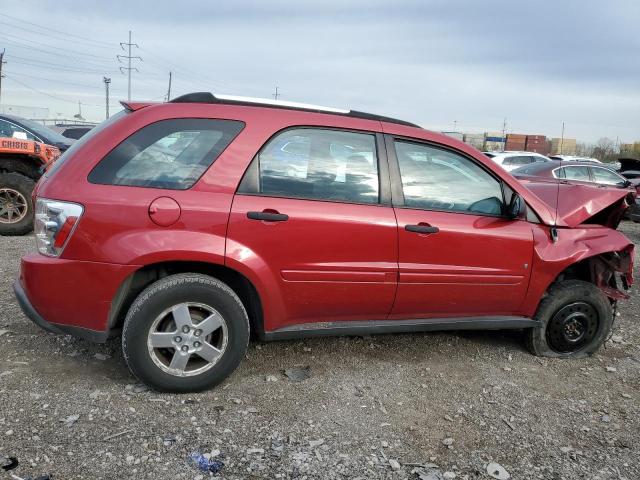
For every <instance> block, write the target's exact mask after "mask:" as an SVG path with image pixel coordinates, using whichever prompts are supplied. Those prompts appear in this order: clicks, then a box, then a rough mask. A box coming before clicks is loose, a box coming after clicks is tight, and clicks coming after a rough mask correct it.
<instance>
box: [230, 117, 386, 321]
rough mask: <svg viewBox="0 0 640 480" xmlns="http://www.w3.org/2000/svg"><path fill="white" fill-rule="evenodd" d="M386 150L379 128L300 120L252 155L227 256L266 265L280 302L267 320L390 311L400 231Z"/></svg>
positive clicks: (265, 278)
mask: <svg viewBox="0 0 640 480" xmlns="http://www.w3.org/2000/svg"><path fill="white" fill-rule="evenodd" d="M381 146H382V148H380V147H381ZM378 151H384V144H383V140H382V136H381V134H379V133H378V134H376V133H375V132H355V131H344V130H337V129H328V128H310V127H309V128H292V129H288V130H285V131H283V132H281V133H279V134H277V135H275V136H274V137H273V138H272V139H271V140H270V141H269V142H268V143H267V144H266V145H265V146H264V147H263V148H262V149H261V151H260V152H259V153H258V155H257V156H256V157H255V158H254V160H253V161H252V164H251V165H250V166H249V168H248V170H247V172H246V173H245V176H244V178H243V180H242V182H241V184H240V186H239V188H238V192H237V193H236V195H235V197H234V200H233V206H232V209H231V216H230V219H229V226H228V232H227V247H226V256H227V262H228V264H229V265H233V266H234V267H235V268H237V269H239V270H240V271H245V272H247V275H251V272H254V275H255V274H257V275H256V277H255V278H254V279H253V280H254V282H255V283H258V284H259V288H261V289H262V291H263V292H264V295H262V301H263V303H268V305H267V306H266V307H267V308H263V310H265V311H268V312H273V313H272V315H271V316H265V319H264V324H265V330H267V331H272V330H276V329H278V328H282V327H287V326H291V325H297V324H304V323H309V322H334V321H353V320H384V319H386V318H387V316H388V314H389V312H390V310H391V307H392V304H393V299H394V295H395V291H396V285H397V268H398V264H397V248H398V236H397V225H396V220H395V216H394V212H393V208H392V207H391V204H390V193H389V180H388V178H389V176H388V173H387V167H386V163H385V162H378V159H379V155H378ZM291 152H295V155H292V153H291ZM381 179H382V180H381ZM263 307H265V306H264V305H263Z"/></svg>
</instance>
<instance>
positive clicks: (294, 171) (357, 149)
mask: <svg viewBox="0 0 640 480" xmlns="http://www.w3.org/2000/svg"><path fill="white" fill-rule="evenodd" d="M257 160H258V169H259V193H262V194H265V195H273V196H281V197H293V198H304V199H310V200H334V201H344V202H352V203H377V202H378V190H379V182H378V158H377V155H376V139H375V136H374V135H371V134H365V133H353V132H343V131H337V130H323V129H314V128H298V129H292V130H287V131H285V132H283V133H281V134H279V135H278V136H276V137H275V138H273V139H272V140H271V141H270V142H269V143H268V144H267V145H266V146H265V147H264V148H263V149H262V151H261V152H260V154H259V155H258V158H257Z"/></svg>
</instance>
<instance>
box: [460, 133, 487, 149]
mask: <svg viewBox="0 0 640 480" xmlns="http://www.w3.org/2000/svg"><path fill="white" fill-rule="evenodd" d="M464 143H466V144H467V145H471V146H472V147H474V148H477V149H478V150H482V149H483V148H484V133H465V134H464Z"/></svg>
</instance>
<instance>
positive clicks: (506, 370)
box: [502, 367, 511, 372]
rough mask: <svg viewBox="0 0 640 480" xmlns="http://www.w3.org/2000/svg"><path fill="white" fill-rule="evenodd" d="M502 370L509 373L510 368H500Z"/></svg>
mask: <svg viewBox="0 0 640 480" xmlns="http://www.w3.org/2000/svg"><path fill="white" fill-rule="evenodd" d="M502 369H503V370H504V371H505V372H510V371H511V367H502Z"/></svg>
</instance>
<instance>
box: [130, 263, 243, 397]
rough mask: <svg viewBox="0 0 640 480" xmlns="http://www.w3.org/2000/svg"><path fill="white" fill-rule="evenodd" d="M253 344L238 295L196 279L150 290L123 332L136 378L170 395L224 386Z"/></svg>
mask: <svg viewBox="0 0 640 480" xmlns="http://www.w3.org/2000/svg"><path fill="white" fill-rule="evenodd" d="M248 341H249V319H248V317H247V312H246V310H245V308H244V306H243V304H242V302H241V301H240V299H239V298H238V296H237V295H236V294H235V293H234V291H233V290H231V289H230V288H229V287H228V286H227V285H226V284H224V283H223V282H221V281H219V280H217V279H215V278H212V277H209V276H207V275H200V274H191V273H187V274H177V275H171V276H168V277H165V278H163V279H161V280H158V281H157V282H155V283H153V284H152V285H150V286H149V287H147V288H146V289H145V290H144V291H143V292H142V293H141V294H140V295H139V296H138V298H137V299H136V300H135V301H134V302H133V305H131V308H130V309H129V312H128V313H127V317H126V319H125V322H124V327H123V330H122V350H123V354H124V358H125V360H126V362H127V364H128V365H129V368H130V369H131V371H132V372H133V374H134V375H135V376H136V377H138V378H139V379H140V380H141V381H142V382H144V383H146V384H147V385H149V386H151V387H153V388H154V389H156V390H159V391H164V392H196V391H201V390H205V389H207V388H210V387H213V386H214V385H217V384H218V383H220V382H222V381H223V380H224V379H225V378H226V377H227V376H229V375H230V374H231V373H232V372H233V371H234V370H235V368H236V367H237V366H238V365H239V364H240V361H241V360H242V358H243V357H244V354H245V352H246V349H247V344H248Z"/></svg>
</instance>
